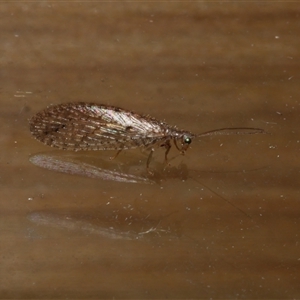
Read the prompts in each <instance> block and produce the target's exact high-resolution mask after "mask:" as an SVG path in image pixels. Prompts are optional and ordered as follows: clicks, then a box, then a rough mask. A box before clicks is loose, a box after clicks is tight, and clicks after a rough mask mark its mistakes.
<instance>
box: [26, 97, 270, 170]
mask: <svg viewBox="0 0 300 300" xmlns="http://www.w3.org/2000/svg"><path fill="white" fill-rule="evenodd" d="M30 131H31V133H32V135H33V136H34V137H35V138H36V139H38V140H39V141H41V142H43V143H44V144H46V145H49V146H52V147H56V148H60V149H65V150H73V151H79V150H117V153H116V155H115V156H114V157H113V158H115V157H117V156H118V154H119V153H120V152H121V151H122V150H126V149H133V148H138V147H141V148H144V149H149V150H150V154H149V156H148V159H147V168H149V163H150V161H151V158H152V155H153V152H154V147H155V146H160V147H164V148H165V162H167V159H168V153H169V151H170V148H171V141H173V143H174V145H175V147H176V148H177V149H178V150H179V152H180V153H181V154H182V155H183V154H184V153H185V151H186V150H187V149H188V147H189V145H190V144H191V142H192V139H193V138H198V137H204V136H211V135H231V134H257V133H264V130H262V129H259V128H221V129H217V130H212V131H207V132H204V133H200V134H193V133H191V132H189V131H186V130H179V129H178V128H177V127H175V126H170V125H168V124H166V123H165V122H162V121H159V120H157V119H155V118H153V117H151V116H149V115H140V114H137V113H134V112H131V111H129V110H125V109H122V108H119V107H115V106H107V105H103V104H94V103H84V102H78V103H67V104H60V105H56V106H49V107H48V108H46V109H45V110H44V111H41V112H39V113H37V114H36V115H35V116H34V117H32V119H31V120H30ZM113 158H112V159H113Z"/></svg>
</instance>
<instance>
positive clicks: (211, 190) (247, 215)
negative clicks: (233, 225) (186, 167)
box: [191, 177, 252, 219]
mask: <svg viewBox="0 0 300 300" xmlns="http://www.w3.org/2000/svg"><path fill="white" fill-rule="evenodd" d="M191 178H192V179H193V180H194V181H196V182H197V183H198V184H200V185H202V186H203V187H205V188H206V189H208V190H209V191H210V192H211V193H213V194H214V195H215V196H217V197H219V198H220V199H222V200H224V201H225V202H226V203H227V204H229V205H230V206H232V207H233V208H235V209H237V210H238V211H240V212H241V213H242V214H243V215H245V216H246V217H248V218H250V219H252V217H251V216H250V215H249V214H247V213H246V212H245V211H243V210H242V209H240V208H239V207H238V206H236V205H234V204H233V203H232V202H230V201H229V200H228V199H226V198H225V197H223V196H221V195H220V194H218V193H217V192H215V191H214V190H213V189H211V188H210V187H208V186H207V185H206V184H204V183H202V182H199V181H198V180H196V179H195V178H193V177H191Z"/></svg>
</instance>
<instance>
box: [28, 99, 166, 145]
mask: <svg viewBox="0 0 300 300" xmlns="http://www.w3.org/2000/svg"><path fill="white" fill-rule="evenodd" d="M30 130H31V133H32V134H33V135H34V136H35V137H36V138H37V139H38V140H40V141H41V142H43V143H45V144H47V145H50V146H54V147H58V148H61V149H67V150H75V151H77V150H120V149H130V148H136V147H138V146H141V145H143V144H144V145H146V144H147V143H149V142H150V141H151V138H152V139H155V138H157V136H161V135H162V132H161V128H160V126H159V124H156V123H155V122H154V121H151V120H147V119H146V118H144V117H142V116H139V115H137V114H134V113H131V112H129V111H125V110H122V109H120V108H116V107H109V106H104V105H96V104H88V103H70V104H62V105H57V106H53V107H49V108H48V109H46V110H44V111H42V112H41V113H38V114H37V115H36V116H34V117H33V118H32V119H31V121H30Z"/></svg>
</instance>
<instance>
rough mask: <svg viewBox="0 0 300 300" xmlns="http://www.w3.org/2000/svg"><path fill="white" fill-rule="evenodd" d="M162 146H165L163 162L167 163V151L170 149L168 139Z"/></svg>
mask: <svg viewBox="0 0 300 300" xmlns="http://www.w3.org/2000/svg"><path fill="white" fill-rule="evenodd" d="M164 146H165V148H166V152H165V164H167V163H168V153H169V151H170V149H171V144H170V141H169V140H167V141H166V142H165V144H164Z"/></svg>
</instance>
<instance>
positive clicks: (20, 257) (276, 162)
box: [0, 1, 300, 299]
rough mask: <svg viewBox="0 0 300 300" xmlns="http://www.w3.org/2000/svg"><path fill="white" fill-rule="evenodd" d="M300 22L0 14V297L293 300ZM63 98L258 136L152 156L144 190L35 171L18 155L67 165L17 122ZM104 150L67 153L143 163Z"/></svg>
mask: <svg viewBox="0 0 300 300" xmlns="http://www.w3.org/2000/svg"><path fill="white" fill-rule="evenodd" d="M299 16H300V9H299V4H298V3H284V2H282V3H274V2H273V3H271V2H269V3H268V2H264V3H236V2H234V3H229V2H223V3H208V2H195V3H184V2H173V3H167V2H153V3H151V2H140V3H135V2H126V3H122V2H111V3H109V2H106V3H95V2H77V3H75V2H73V3H67V2H64V3H55V2H47V1H43V2H42V3H40V4H39V3H34V2H26V3H1V4H0V28H1V43H0V61H1V68H0V93H1V98H0V104H1V109H0V114H1V115H0V128H1V136H0V138H1V152H0V164H1V165H0V166H1V168H0V184H1V189H0V215H1V218H0V258H1V264H0V298H113V297H114V298H152V299H153V298H265V299H267V298H268V299H269V298H281V299H283V298H299V297H300V285H299V282H300V275H299V274H300V250H299V242H300V237H299V232H300V220H299V216H300V203H299V170H300V168H299V166H300V164H299V147H300V142H299V141H300V138H299V61H300V60H299V53H300V52H299V50H300V39H299V34H300V22H299ZM70 101H87V102H97V103H104V104H109V105H117V106H121V107H124V108H126V109H129V110H134V111H137V112H139V113H145V114H150V115H152V116H154V117H156V118H158V119H162V120H165V121H166V122H168V123H170V124H174V125H177V126H178V127H179V128H182V129H187V130H191V131H192V132H195V133H200V132H203V131H207V130H212V129H216V128H222V127H246V126H249V127H260V128H264V129H265V130H266V131H268V134H266V135H256V136H239V137H236V136H230V137H214V138H203V139H201V140H200V141H196V140H195V141H193V143H192V148H191V149H189V150H188V152H187V154H186V156H185V157H177V158H176V159H174V160H172V161H171V167H170V168H169V169H168V170H166V171H163V170H162V166H161V162H162V161H163V150H162V149H158V150H157V151H155V154H154V159H153V167H154V168H155V169H156V170H157V172H156V175H155V178H154V179H155V180H156V181H157V182H159V183H155V184H143V183H139V184H132V183H120V182H116V181H104V180H101V179H91V178H87V177H83V176H75V175H68V174H62V173H56V172H54V171H49V170H46V169H42V168H38V167H37V166H35V165H33V164H32V163H30V161H29V159H30V157H31V156H32V155H35V154H37V153H39V152H43V153H46V154H51V155H52V154H55V155H59V156H60V155H61V157H62V158H63V157H64V155H68V154H65V153H61V152H55V150H54V149H51V148H48V147H46V146H44V145H42V144H41V143H39V142H37V141H36V140H34V139H33V138H32V137H31V135H30V132H29V128H28V118H30V117H31V116H32V115H33V114H35V113H36V112H37V111H39V110H40V109H43V108H45V107H46V106H47V105H50V104H57V103H63V102H70ZM114 154H115V153H113V152H98V153H78V154H72V155H75V156H76V155H78V156H77V158H78V159H79V161H82V162H85V163H86V162H88V163H91V164H93V165H95V166H96V167H99V168H100V167H103V165H105V168H107V169H111V170H116V171H118V172H119V171H124V172H125V173H126V174H131V172H136V173H140V174H143V172H144V170H145V165H146V158H147V154H146V153H144V154H143V153H141V152H140V151H138V150H137V151H135V150H133V151H123V152H122V153H121V154H120V155H119V156H118V157H117V158H116V160H115V161H113V162H110V161H109V160H108V158H109V156H111V155H114ZM177 154H178V153H177V152H176V149H175V147H173V148H172V150H171V156H172V155H173V156H175V155H177ZM226 200H227V201H229V202H230V203H231V204H232V205H234V206H236V207H237V208H235V207H234V206H232V205H231V204H229V203H228V202H226ZM239 209H241V210H242V211H243V212H244V213H243V212H241V211H240V210H239Z"/></svg>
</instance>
